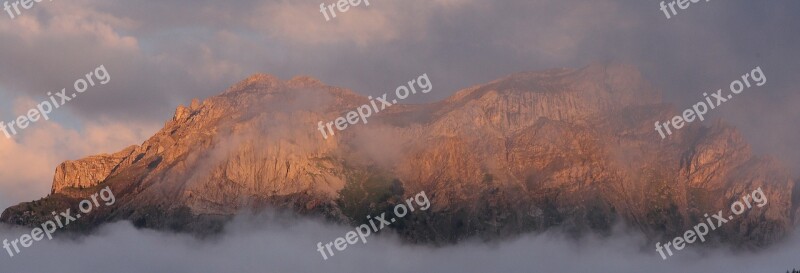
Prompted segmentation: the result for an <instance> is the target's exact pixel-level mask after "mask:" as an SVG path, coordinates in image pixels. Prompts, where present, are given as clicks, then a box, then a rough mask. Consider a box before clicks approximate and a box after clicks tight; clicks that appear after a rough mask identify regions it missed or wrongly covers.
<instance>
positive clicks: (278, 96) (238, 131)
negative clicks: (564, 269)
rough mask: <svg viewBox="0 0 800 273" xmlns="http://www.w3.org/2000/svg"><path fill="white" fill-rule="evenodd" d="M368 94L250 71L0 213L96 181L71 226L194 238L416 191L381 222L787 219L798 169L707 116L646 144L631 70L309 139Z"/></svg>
mask: <svg viewBox="0 0 800 273" xmlns="http://www.w3.org/2000/svg"><path fill="white" fill-rule="evenodd" d="M431 79H432V81H433V82H435V81H436V80H435V77H432V78H431ZM368 102H369V100H368V99H367V98H365V97H363V96H360V95H357V94H356V93H354V92H352V91H349V90H345V89H341V88H336V87H331V86H326V85H324V84H322V83H321V82H319V81H317V80H315V79H311V78H308V77H298V78H294V79H292V80H289V81H281V80H279V79H277V78H275V77H273V76H270V75H264V74H258V75H254V76H251V77H250V78H248V79H246V80H244V81H242V82H241V83H238V84H236V85H234V86H233V87H231V88H229V89H228V90H226V91H225V92H224V93H222V94H221V95H219V96H215V97H211V98H208V99H206V100H204V101H202V102H200V101H193V102H192V104H191V105H190V106H188V107H184V106H181V107H178V109H177V110H176V112H175V116H174V117H173V118H172V120H170V121H169V122H167V123H166V125H165V126H164V128H163V129H162V130H161V131H159V132H158V133H157V134H156V135H154V136H153V137H151V138H150V139H148V140H147V141H145V142H144V143H142V145H139V146H131V147H129V148H127V149H125V150H123V151H121V152H118V153H115V154H113V155H102V156H93V157H89V158H86V159H82V160H78V161H73V162H65V163H63V164H61V165H60V166H59V167H58V169H57V170H56V176H55V178H54V181H53V192H52V194H51V195H50V196H48V197H47V198H44V199H43V200H40V201H36V202H33V203H29V204H20V205H18V206H15V207H12V208H9V209H7V210H6V211H5V212H4V213H3V215H2V217H0V220H2V221H4V222H8V223H14V224H21V225H36V224H38V223H39V222H40V221H41V220H42V219H45V218H46V217H48V215H49V212H50V210H46V209H44V208H50V207H53V206H56V205H63V204H67V205H68V204H73V205H74V204H75V202H76V201H79V200H80V198H83V197H84V196H86V195H87V194H91V193H94V192H97V189H99V188H101V187H105V186H110V187H111V188H112V190H113V191H114V193H115V195H116V196H117V203H116V204H115V205H114V206H113V207H111V208H107V209H104V210H101V211H100V212H98V213H95V214H92V215H91V216H89V217H87V218H88V220H86V222H87V223H86V224H85V225H84V226H80V227H78V228H91V227H93V226H96V225H98V224H100V223H104V222H108V221H115V220H130V221H132V222H133V223H134V224H136V225H137V226H140V227H149V228H157V229H171V230H177V231H189V232H197V233H206V232H214V231H216V230H218V229H219V228H220V226H221V224H222V223H224V222H225V220H226V219H228V218H229V217H231V216H233V215H235V214H237V213H241V212H243V211H249V210H259V209H264V208H279V209H287V210H291V211H294V212H296V213H299V214H311V215H321V216H323V217H326V218H327V219H330V220H332V221H338V222H343V223H350V224H360V223H361V222H363V221H362V219H365V216H366V215H368V214H371V215H376V214H379V213H376V212H378V211H380V210H383V209H386V208H389V207H391V206H392V205H393V204H396V203H397V202H402V201H401V200H403V198H405V197H407V196H408V195H413V194H416V193H417V192H420V191H425V192H426V193H427V195H428V196H429V197H430V200H431V204H432V206H431V209H430V210H428V211H426V212H424V213H416V214H411V215H409V216H407V217H406V218H403V221H402V222H400V223H398V224H397V225H396V226H393V228H394V229H395V231H396V232H398V233H399V234H401V235H402V236H404V237H405V238H407V239H409V240H410V241H417V242H456V241H459V240H461V239H463V238H466V237H474V236H479V237H484V238H498V237H506V236H513V235H516V234H520V233H524V232H531V231H541V230H544V229H548V228H560V229H563V230H566V231H570V232H576V233H580V232H585V231H598V232H607V231H609V230H610V228H611V226H612V225H613V224H614V223H615V222H617V221H622V222H625V223H627V224H628V225H630V226H633V227H635V228H638V229H640V230H642V231H644V232H645V233H646V234H648V235H650V236H651V237H652V238H654V239H658V238H662V237H663V238H667V237H674V236H676V235H680V234H682V232H683V231H685V230H687V229H689V228H690V227H691V226H693V225H695V224H696V223H699V222H702V221H703V220H704V219H705V217H704V214H706V213H708V214H713V213H716V212H717V211H718V210H723V211H725V212H726V213H729V209H728V208H729V207H730V204H731V203H732V202H734V201H736V200H738V199H739V198H740V197H741V196H743V195H745V194H748V193H750V192H752V191H753V190H755V189H756V188H758V187H761V188H762V189H763V191H764V193H765V194H766V195H767V197H768V200H769V203H768V205H767V206H764V207H763V208H754V209H750V210H747V211H746V212H745V213H744V214H742V215H740V216H738V218H737V219H735V220H734V221H731V223H728V224H726V225H725V226H723V227H721V228H720V229H718V230H717V231H715V232H714V233H713V234H712V236H713V237H712V239H713V240H720V241H725V242H732V243H734V244H739V245H763V244H767V243H770V242H774V241H776V240H778V239H780V238H781V237H782V236H784V235H786V234H787V233H788V232H789V231H790V230H791V229H792V227H793V223H795V221H794V220H793V219H794V216H793V215H794V212H795V211H798V206H797V202H798V201H797V199H798V194H796V190H795V185H796V183H797V181H796V180H795V179H793V178H792V177H791V176H790V175H789V173H788V172H787V170H786V169H785V168H783V167H781V165H779V164H778V163H777V162H775V161H774V160H772V159H770V158H764V157H758V156H754V155H752V154H751V152H750V149H749V146H748V145H747V144H746V143H745V142H744V141H743V140H742V138H741V136H739V134H738V133H737V132H736V130H735V129H733V128H731V127H730V126H728V125H725V124H723V123H721V122H717V123H716V124H714V125H712V126H701V125H698V124H692V125H690V126H687V127H685V128H683V129H681V130H679V131H678V132H677V133H676V134H673V135H672V136H670V137H669V138H667V139H665V140H661V138H660V136H659V135H658V133H657V132H655V130H654V129H653V124H654V122H655V121H656V120H663V119H664V118H666V117H671V116H674V115H675V113H677V110H675V109H673V108H672V107H671V106H669V105H665V104H663V103H661V101H660V95H659V93H658V92H657V91H655V90H654V89H653V88H652V87H650V86H649V85H648V84H647V83H646V82H645V81H644V80H643V79H642V78H641V76H640V74H639V72H638V71H637V70H636V69H634V68H632V67H629V66H625V65H616V64H594V65H590V66H588V67H585V68H582V69H577V70H575V69H558V70H549V71H543V72H535V73H520V74H515V75H511V76H509V77H507V78H503V79H500V80H497V81H494V82H491V83H488V84H484V85H479V86H475V87H472V88H468V89H465V90H462V91H459V92H457V93H456V94H455V95H453V96H452V97H450V98H449V99H446V100H444V101H441V102H437V103H432V104H425V105H394V106H392V107H391V108H389V109H387V110H384V111H381V112H380V113H378V114H376V115H374V116H372V117H371V118H370V119H369V123H368V124H357V125H351V126H350V127H348V128H347V130H345V131H341V132H337V133H336V135H335V136H333V137H330V138H328V139H323V138H322V135H321V134H320V131H318V130H317V123H318V122H319V121H323V122H327V121H331V120H334V119H335V118H337V117H339V116H343V115H344V114H346V113H347V112H348V111H351V110H353V109H355V108H356V107H358V106H360V105H363V104H367V103H368Z"/></svg>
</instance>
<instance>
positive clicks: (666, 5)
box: [659, 0, 710, 19]
mask: <svg viewBox="0 0 800 273" xmlns="http://www.w3.org/2000/svg"><path fill="white" fill-rule="evenodd" d="M701 1H703V2H708V1H710V0H673V1H670V2H664V1H661V3H660V4H659V6H660V7H661V11H663V12H664V15H665V16H667V19H669V18H672V16H675V15H678V10H676V9H675V6H676V5H677V6H678V8H680V9H688V8H689V6H690V5H691V4H694V3H698V2H701Z"/></svg>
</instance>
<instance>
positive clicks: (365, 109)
mask: <svg viewBox="0 0 800 273" xmlns="http://www.w3.org/2000/svg"><path fill="white" fill-rule="evenodd" d="M415 86H416V87H417V88H419V89H420V90H419V92H422V93H423V94H425V93H428V92H431V90H432V89H433V84H432V83H431V80H430V79H429V78H428V74H427V73H425V74H422V75H420V76H419V77H418V78H417V79H415V80H410V81H408V86H405V85H401V86H399V87H397V89H395V92H394V93H395V95H396V96H397V99H392V101H391V102H389V99H388V98H386V97H387V96H388V94H386V93H384V94H383V96H381V97H378V98H375V99H373V98H372V96H370V97H369V100H370V103H369V104H364V105H362V106H361V107H358V108H357V109H356V110H353V111H350V112H348V113H347V114H346V115H345V116H343V117H339V118H337V119H335V120H333V121H330V122H328V123H326V124H323V123H322V121H320V122H319V123H318V124H317V129H319V132H320V133H322V138H324V139H328V136H333V135H336V132H334V131H333V127H334V124H335V125H336V126H335V127H336V129H337V130H338V131H342V130H344V129H347V125H348V124H349V125H355V124H356V123H358V121H359V120H361V122H363V123H364V124H367V118H368V117H370V116H372V114H377V113H378V112H380V111H382V110H384V109H386V108H387V107H391V106H392V105H393V104H397V100H398V99H400V100H404V99H406V98H408V97H409V96H411V94H416V93H417V91H418V90H417V88H415ZM376 100H377V102H376ZM378 102H379V103H380V104H381V107H380V109H379V107H378V104H377V103H378ZM326 128H327V130H325V129H326Z"/></svg>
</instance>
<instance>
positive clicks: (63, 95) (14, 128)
mask: <svg viewBox="0 0 800 273" xmlns="http://www.w3.org/2000/svg"><path fill="white" fill-rule="evenodd" d="M95 80H97V82H95ZM110 81H111V74H108V71H107V70H106V67H105V66H104V65H100V66H98V67H97V68H95V70H94V71H90V72H89V73H87V74H86V79H78V80H76V81H75V83H74V84H73V86H72V87H73V88H74V89H73V90H74V91H75V92H74V93H72V94H69V95H67V89H66V88H64V89H61V92H56V94H55V95H53V93H52V92H47V96H50V100H45V101H42V102H41V103H39V104H38V105H37V106H36V107H35V108H31V109H30V110H28V112H27V113H26V114H25V115H22V116H19V117H17V118H16V119H15V120H12V121H10V122H8V123H5V122H2V121H0V130H2V131H3V134H5V135H6V138H11V136H12V135H17V134H18V133H19V131H18V130H24V129H25V128H28V126H30V125H31V123H33V122H37V121H39V120H40V119H44V120H50V116H49V114H50V112H52V111H53V110H54V109H58V108H59V107H61V106H63V105H64V104H66V103H67V102H69V101H71V100H73V99H75V98H76V97H77V96H78V94H80V93H83V92H86V90H87V89H89V87H92V86H95V85H97V84H101V85H104V84H107V83H108V82H110Z"/></svg>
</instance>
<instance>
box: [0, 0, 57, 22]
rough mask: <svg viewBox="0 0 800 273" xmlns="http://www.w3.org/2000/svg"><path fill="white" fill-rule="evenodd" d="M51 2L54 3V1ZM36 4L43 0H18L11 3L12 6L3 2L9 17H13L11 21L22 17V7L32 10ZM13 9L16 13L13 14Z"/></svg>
mask: <svg viewBox="0 0 800 273" xmlns="http://www.w3.org/2000/svg"><path fill="white" fill-rule="evenodd" d="M49 1H50V2H53V0H49ZM34 2H36V3H39V2H42V0H17V1H13V2H11V4H9V2H8V1H5V2H3V10H5V11H6V12H8V16H11V19H14V18H16V17H17V16H19V15H22V11H21V10H19V8H20V7H22V8H24V9H31V8H32V7H33V3H34ZM12 8H13V9H14V12H11V9H12Z"/></svg>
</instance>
